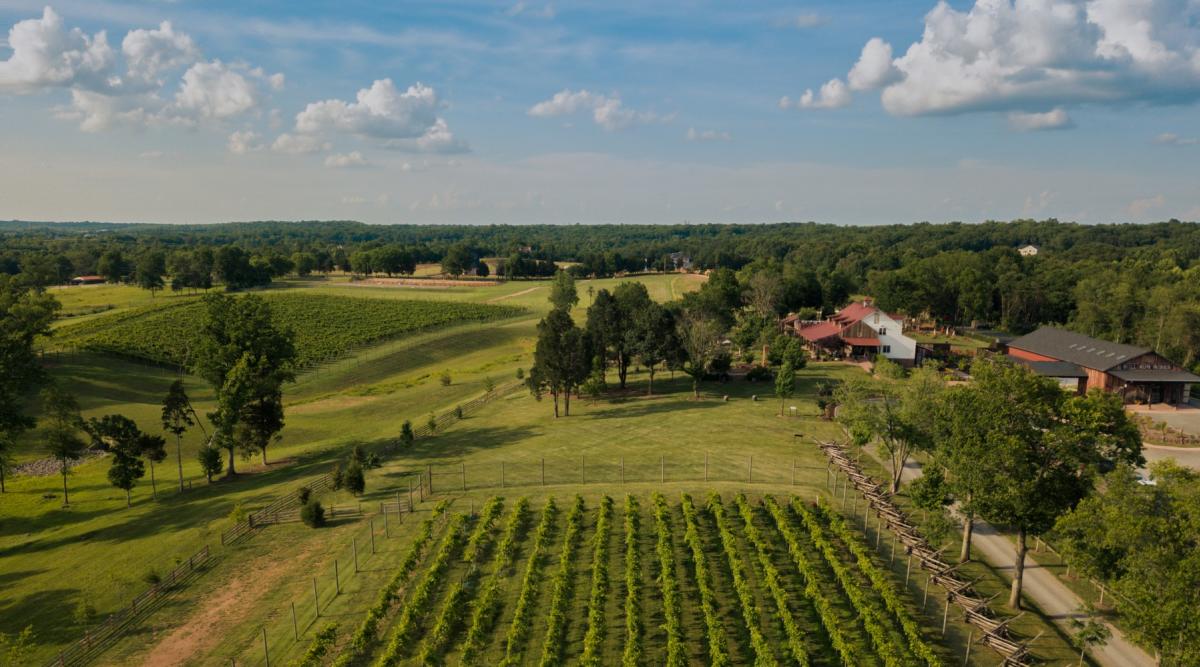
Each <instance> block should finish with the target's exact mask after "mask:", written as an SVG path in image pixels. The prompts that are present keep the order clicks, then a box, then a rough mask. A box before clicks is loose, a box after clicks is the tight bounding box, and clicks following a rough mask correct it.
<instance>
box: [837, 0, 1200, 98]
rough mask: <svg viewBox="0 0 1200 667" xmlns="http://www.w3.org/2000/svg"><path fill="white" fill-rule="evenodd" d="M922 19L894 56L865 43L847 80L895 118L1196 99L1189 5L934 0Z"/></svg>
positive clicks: (1196, 59)
mask: <svg viewBox="0 0 1200 667" xmlns="http://www.w3.org/2000/svg"><path fill="white" fill-rule="evenodd" d="M924 24H925V25H924V31H923V33H922V36H921V39H920V40H919V41H917V42H915V43H913V44H911V45H910V46H909V47H908V48H907V50H905V52H904V54H903V55H901V56H899V57H896V58H890V54H887V51H890V47H888V45H887V43H886V42H883V40H880V39H878V38H875V39H872V40H871V41H870V42H868V43H867V45H866V47H864V49H863V54H862V56H861V57H860V58H859V62H858V64H856V65H855V66H854V69H852V70H851V73H850V75H849V76H848V77H847V79H848V80H849V82H850V87H851V88H852V89H854V90H860V89H868V88H881V90H882V92H881V100H882V102H883V107H884V109H886V110H887V111H888V112H889V113H891V114H894V115H899V116H918V115H928V114H957V113H969V112H975V111H1002V112H1017V113H1024V114H1032V113H1053V112H1045V111H1044V110H1045V109H1057V108H1066V107H1070V106H1072V105H1080V104H1124V103H1128V102H1143V103H1149V104H1170V103H1178V102H1190V101H1194V100H1197V99H1200V29H1198V28H1197V25H1200V4H1198V3H1196V2H1178V1H1172V0H1141V1H1138V2H1130V1H1129V0H976V1H975V4H974V5H973V6H971V7H970V8H969V9H965V10H961V11H960V10H958V9H955V8H953V7H951V6H950V5H949V4H947V3H946V2H944V1H943V2H939V3H938V4H937V5H936V6H934V8H933V9H932V10H930V12H929V13H928V14H926V16H925V20H924ZM885 47H886V48H885ZM885 55H888V57H889V59H890V60H891V62H890V63H885V59H884V56H885ZM831 83H832V82H831ZM827 85H829V84H827ZM821 99H822V98H820V97H818V98H817V102H819V101H820V100H821ZM831 99H837V98H831Z"/></svg>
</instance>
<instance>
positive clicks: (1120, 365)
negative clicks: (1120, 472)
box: [1008, 327, 1200, 405]
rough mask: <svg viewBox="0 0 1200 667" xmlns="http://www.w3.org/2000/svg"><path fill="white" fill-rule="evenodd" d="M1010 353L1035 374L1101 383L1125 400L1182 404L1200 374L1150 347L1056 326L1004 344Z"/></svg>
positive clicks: (1087, 385) (1081, 384)
mask: <svg viewBox="0 0 1200 667" xmlns="http://www.w3.org/2000/svg"><path fill="white" fill-rule="evenodd" d="M1008 355H1009V357H1011V358H1013V359H1014V360H1015V361H1017V362H1019V363H1023V364H1025V365H1026V366H1028V367H1029V368H1030V369H1032V370H1033V371H1034V372H1035V373H1037V374H1039V375H1045V376H1048V377H1055V378H1059V379H1060V380H1062V381H1064V382H1072V381H1075V382H1077V386H1078V388H1079V391H1081V392H1083V391H1087V390H1088V389H1091V388H1092V387H1099V388H1101V389H1103V390H1105V391H1111V392H1117V393H1119V394H1121V397H1122V398H1123V399H1124V400H1125V402H1126V403H1149V404H1154V403H1170V404H1176V405H1179V404H1182V403H1186V402H1187V400H1188V392H1189V391H1190V387H1191V385H1192V384H1193V383H1200V377H1198V376H1196V375H1195V374H1193V373H1189V372H1188V371H1187V370H1186V369H1184V368H1183V367H1181V366H1180V365H1179V364H1176V363H1174V362H1172V361H1170V360H1168V359H1164V358H1163V357H1161V356H1159V355H1158V354H1156V353H1155V352H1154V351H1153V350H1151V349H1150V348H1148V347H1138V346H1136V345H1122V344H1120V343H1111V342H1109V341H1106V340H1099V339H1096V338H1090V337H1088V336H1084V335H1083V334H1077V333H1075V332H1073V331H1067V330H1065V329H1058V328H1056V327H1041V328H1039V329H1038V330H1037V331H1034V332H1033V333H1030V334H1026V335H1024V336H1021V337H1020V338H1018V339H1016V340H1014V341H1012V342H1010V343H1009V344H1008Z"/></svg>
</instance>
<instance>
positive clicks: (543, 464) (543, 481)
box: [542, 457, 546, 486]
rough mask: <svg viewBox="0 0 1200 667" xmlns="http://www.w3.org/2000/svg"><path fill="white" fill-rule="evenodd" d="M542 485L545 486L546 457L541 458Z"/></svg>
mask: <svg viewBox="0 0 1200 667" xmlns="http://www.w3.org/2000/svg"><path fill="white" fill-rule="evenodd" d="M542 486H546V459H545V458H544V457H543V458H542Z"/></svg>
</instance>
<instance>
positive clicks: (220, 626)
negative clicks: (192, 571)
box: [141, 547, 314, 667]
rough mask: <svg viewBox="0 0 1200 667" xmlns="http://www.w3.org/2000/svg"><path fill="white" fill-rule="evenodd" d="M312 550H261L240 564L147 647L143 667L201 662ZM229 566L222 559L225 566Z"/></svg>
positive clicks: (163, 666)
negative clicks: (282, 554)
mask: <svg viewBox="0 0 1200 667" xmlns="http://www.w3.org/2000/svg"><path fill="white" fill-rule="evenodd" d="M313 554H314V550H313V549H312V548H311V547H310V548H309V549H306V550H305V551H304V552H303V553H301V554H299V555H298V557H296V558H286V559H280V558H279V557H278V555H277V554H264V555H263V556H260V557H258V558H257V559H255V560H254V562H252V563H250V564H248V565H245V566H243V567H244V568H245V569H244V572H242V573H241V574H239V575H238V576H236V577H234V578H233V580H231V581H229V582H228V583H226V584H224V585H222V586H221V587H220V588H218V589H216V590H213V591H212V592H210V593H209V594H208V595H205V596H204V597H203V598H201V599H200V600H199V601H198V602H197V603H196V604H195V605H194V607H195V609H196V611H195V613H193V614H192V615H191V616H190V617H189V618H188V619H187V620H186V621H184V622H183V624H182V625H180V626H179V627H176V628H174V629H173V630H171V631H170V634H168V635H167V636H166V637H165V638H163V640H162V641H160V642H158V644H157V645H155V646H153V647H152V648H150V649H149V650H148V651H147V653H146V656H145V657H144V658H143V659H142V662H141V664H142V665H143V667H175V666H176V665H186V664H203V662H204V659H205V657H206V656H207V655H208V654H209V653H211V652H212V650H213V649H215V648H216V647H217V645H218V644H219V643H220V642H221V640H222V639H223V638H224V636H225V634H226V633H225V632H224V630H228V629H231V628H234V627H239V626H241V625H242V624H243V621H246V620H247V619H246V617H247V615H248V614H250V613H251V612H253V611H254V608H255V604H256V603H257V602H258V600H259V598H261V597H262V596H263V595H265V594H266V593H267V592H269V591H271V590H272V589H274V588H275V587H276V586H277V585H278V584H279V583H280V582H281V580H283V579H284V578H285V576H286V575H287V574H288V573H289V572H292V571H294V570H296V569H297V568H302V567H307V563H308V562H309V561H310V560H311V559H312V556H313ZM230 566H231V565H230V564H229V563H228V562H227V563H225V567H230Z"/></svg>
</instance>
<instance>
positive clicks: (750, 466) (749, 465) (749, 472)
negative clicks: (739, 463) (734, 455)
mask: <svg viewBox="0 0 1200 667" xmlns="http://www.w3.org/2000/svg"><path fill="white" fill-rule="evenodd" d="M746 481H747V483H748V484H753V483H754V457H753V456H751V457H750V460H748V461H746Z"/></svg>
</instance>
